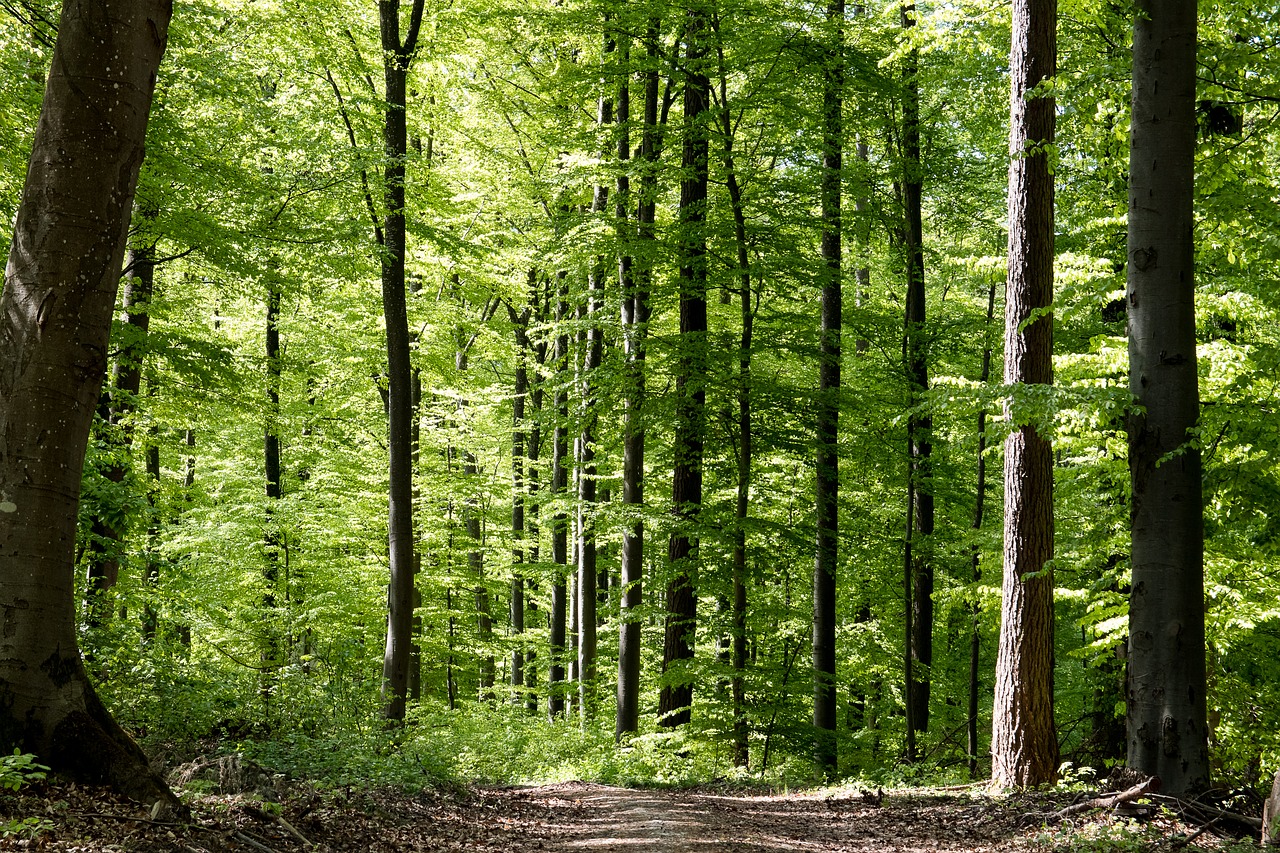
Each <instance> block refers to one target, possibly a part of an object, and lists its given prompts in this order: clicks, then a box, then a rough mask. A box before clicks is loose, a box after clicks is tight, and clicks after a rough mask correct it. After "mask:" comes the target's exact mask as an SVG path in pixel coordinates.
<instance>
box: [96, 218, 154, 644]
mask: <svg viewBox="0 0 1280 853" xmlns="http://www.w3.org/2000/svg"><path fill="white" fill-rule="evenodd" d="M151 218H152V217H151V216H149V215H148V214H147V213H142V212H140V213H139V216H138V219H139V220H140V222H141V223H142V224H144V225H145V224H146V223H147V222H148V221H149V220H150V219H151ZM151 240H152V238H151V236H150V235H149V234H147V233H146V229H145V228H144V233H143V234H141V235H139V237H138V238H137V242H136V243H135V244H134V245H132V246H130V247H129V250H128V252H127V254H126V255H125V275H124V276H123V279H124V293H123V294H122V297H123V298H122V300H121V301H122V302H123V303H124V323H125V328H126V329H127V331H126V333H125V339H124V340H123V341H121V343H120V354H119V356H117V357H116V364H115V369H114V370H113V372H112V373H113V375H112V382H111V386H112V390H111V405H110V410H109V412H108V424H107V429H108V431H109V434H110V439H109V440H110V441H111V442H113V443H117V446H116V447H114V448H113V449H114V450H115V453H116V458H115V459H114V460H113V461H112V463H111V464H110V465H109V466H108V467H107V469H106V470H105V471H104V472H103V476H104V477H105V478H106V479H107V480H108V481H109V482H111V483H114V484H116V485H120V484H123V483H124V482H125V479H126V478H127V477H128V476H129V471H130V467H131V466H130V462H129V458H130V455H131V452H132V449H133V424H132V422H131V418H132V415H133V413H134V412H135V411H136V410H137V408H138V394H139V392H140V391H141V390H142V362H143V359H144V358H145V357H146V353H147V334H148V332H149V330H150V327H151V296H152V293H153V291H154V289H155V268H156V265H155V243H154V242H153V241H152V242H149V241H151ZM91 532H92V541H91V542H90V544H89V568H88V577H87V580H88V584H87V594H88V602H87V604H88V607H87V616H86V622H87V623H88V624H89V625H90V626H95V625H101V624H103V623H104V622H106V621H108V620H109V619H110V618H111V611H112V607H111V603H110V600H109V597H108V596H109V593H110V590H111V589H113V588H114V587H115V585H116V582H117V580H118V579H119V577H120V558H121V552H122V550H123V548H124V538H125V535H126V532H127V531H126V530H125V529H124V526H123V525H121V524H120V523H119V522H118V521H113V520H111V517H110V513H104V512H103V511H101V510H99V511H98V512H97V513H96V514H95V515H94V518H93V521H92V522H91Z"/></svg>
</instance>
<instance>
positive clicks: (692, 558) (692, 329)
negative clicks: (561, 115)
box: [658, 5, 711, 726]
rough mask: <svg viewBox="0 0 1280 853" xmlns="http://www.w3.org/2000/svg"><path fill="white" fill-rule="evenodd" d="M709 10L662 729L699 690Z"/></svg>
mask: <svg viewBox="0 0 1280 853" xmlns="http://www.w3.org/2000/svg"><path fill="white" fill-rule="evenodd" d="M707 30H708V16H707V10H706V9H705V8H703V7H702V6H701V5H694V6H691V7H690V8H689V9H688V11H687V13H686V19H685V51H684V57H683V59H684V128H683V149H682V152H681V160H680V164H681V170H680V171H681V180H680V208H679V214H678V220H679V222H678V229H679V236H678V239H679V247H680V248H679V252H680V277H679V282H680V285H679V286H680V342H679V355H678V364H677V367H676V422H675V431H674V434H673V436H672V450H673V455H674V457H675V464H674V466H673V468H674V470H673V472H672V488H671V502H672V511H673V513H674V515H675V517H676V527H675V529H674V530H673V531H672V534H671V540H670V545H669V549H668V559H669V560H670V562H671V569H672V576H671V580H670V581H669V582H668V583H667V615H666V626H665V627H666V632H665V637H664V641H663V646H662V671H663V674H664V682H663V686H662V692H661V694H660V695H659V698H658V714H659V718H660V722H661V724H662V725H664V726H678V725H682V724H684V723H687V722H689V719H690V714H691V705H692V703H693V682H692V680H691V678H690V676H689V675H688V673H687V672H684V671H683V668H684V667H685V666H686V665H687V663H688V661H689V660H691V659H692V658H693V639H694V633H695V631H696V627H697V626H696V621H695V620H696V618H697V604H698V596H697V589H696V586H695V584H696V576H697V573H696V570H695V567H696V565H697V561H698V549H697V542H698V538H697V534H696V533H695V532H694V530H693V529H692V528H693V527H694V525H695V524H696V523H697V519H698V516H699V514H700V512H701V509H702V452H703V441H704V438H705V436H704V434H705V432H706V403H707V389H706V368H707V235H706V219H707V167H708V154H709V149H708V133H707V122H708V118H709V117H708V115H707V113H708V106H709V100H710V98H709V94H710V87H711V82H710V79H709V78H708V77H707V72H706V68H705V67H704V66H705V63H706V57H707Z"/></svg>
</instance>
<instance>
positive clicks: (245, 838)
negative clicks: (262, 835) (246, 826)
mask: <svg viewBox="0 0 1280 853" xmlns="http://www.w3.org/2000/svg"><path fill="white" fill-rule="evenodd" d="M231 837H232V838H234V839H235V840H236V841H242V842H244V843H245V844H248V845H249V846H250V847H254V848H256V849H258V850H261V851H262V853H276V851H275V850H274V849H272V848H271V847H268V846H267V845H265V844H263V843H261V842H259V841H254V840H253V839H252V838H250V837H249V834H248V833H246V832H233V833H232V834H231Z"/></svg>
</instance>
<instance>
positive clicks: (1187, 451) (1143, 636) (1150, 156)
mask: <svg viewBox="0 0 1280 853" xmlns="http://www.w3.org/2000/svg"><path fill="white" fill-rule="evenodd" d="M1195 98H1196V2H1195V0H1177V2H1170V3H1152V2H1142V3H1139V4H1138V8H1137V14H1136V15H1135V18H1134V27H1133V120H1132V131H1131V133H1132V136H1131V140H1130V155H1129V162H1130V168H1129V174H1130V179H1129V239H1128V254H1129V256H1128V293H1127V295H1126V302H1127V306H1128V315H1129V391H1130V393H1131V394H1132V395H1133V402H1134V410H1133V413H1132V414H1131V415H1130V418H1129V469H1130V476H1131V485H1132V493H1131V498H1130V500H1131V501H1132V503H1131V505H1130V518H1131V536H1132V550H1131V552H1130V561H1131V563H1132V571H1133V580H1132V591H1131V593H1130V599H1129V675H1128V691H1127V701H1128V706H1127V707H1128V742H1129V746H1128V762H1129V766H1130V767H1132V768H1134V769H1136V770H1140V771H1142V772H1144V773H1152V774H1155V775H1157V776H1159V777H1160V779H1161V780H1162V782H1163V789H1164V790H1165V791H1167V792H1169V793H1172V794H1175V795H1177V794H1183V793H1186V792H1188V791H1193V790H1198V789H1202V788H1205V787H1207V786H1208V784H1209V755H1208V743H1207V737H1208V736H1207V725H1206V723H1207V718H1206V710H1205V693H1206V689H1205V637H1204V577H1203V576H1204V520H1203V509H1202V507H1203V501H1202V497H1201V461H1200V448H1199V444H1198V438H1197V434H1196V428H1197V425H1198V423H1199V418H1200V394H1199V382H1198V378H1197V360H1198V359H1197V355H1196V322H1195V295H1196V294H1195V260H1194V249H1195V245H1194V238H1193V223H1194V216H1193V200H1194V194H1193V186H1192V184H1193V177H1194V171H1195V150H1196V114H1195V109H1196V100H1195Z"/></svg>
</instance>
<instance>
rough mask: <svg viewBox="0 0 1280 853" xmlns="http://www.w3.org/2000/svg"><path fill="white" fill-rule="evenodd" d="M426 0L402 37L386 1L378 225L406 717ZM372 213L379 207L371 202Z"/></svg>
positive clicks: (396, 619)
mask: <svg viewBox="0 0 1280 853" xmlns="http://www.w3.org/2000/svg"><path fill="white" fill-rule="evenodd" d="M422 9H423V0H414V3H413V7H412V9H411V10H410V13H409V25H408V29H407V30H406V31H405V34H404V37H403V38H401V35H400V0H379V2H378V20H379V25H380V32H381V36H382V39H381V41H382V55H383V72H384V73H383V78H384V82H385V85H386V91H385V97H386V112H385V115H384V122H383V145H384V147H385V154H386V165H385V166H384V167H383V204H384V210H383V215H382V223H381V226H378V225H377V224H376V223H377V217H376V216H374V220H375V231H376V237H377V242H378V248H379V249H380V259H381V267H382V310H383V316H384V318H385V320H386V324H387V329H386V334H387V419H388V427H387V448H388V451H389V454H388V456H389V473H388V483H389V486H388V501H387V512H388V523H387V531H388V539H389V542H388V554H389V561H390V564H391V579H390V587H389V593H388V608H387V643H386V652H385V654H384V657H383V664H382V684H383V687H382V692H383V698H384V700H385V703H386V704H385V710H384V713H385V715H386V717H387V719H389V720H403V719H404V712H405V701H406V699H407V697H408V693H409V664H410V662H411V660H412V651H413V548H414V543H413V427H412V421H413V370H412V367H411V365H410V361H409V346H410V341H409V319H408V308H407V306H406V296H405V291H406V285H405V249H406V234H405V165H404V162H405V154H406V153H407V152H408V150H409V140H408V130H407V126H406V119H405V110H406V90H407V86H408V74H409V63H411V62H412V61H413V56H414V54H415V53H416V52H417V50H418V33H419V31H420V30H421V27H422ZM370 213H371V214H372V213H373V205H372V202H371V201H370Z"/></svg>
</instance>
